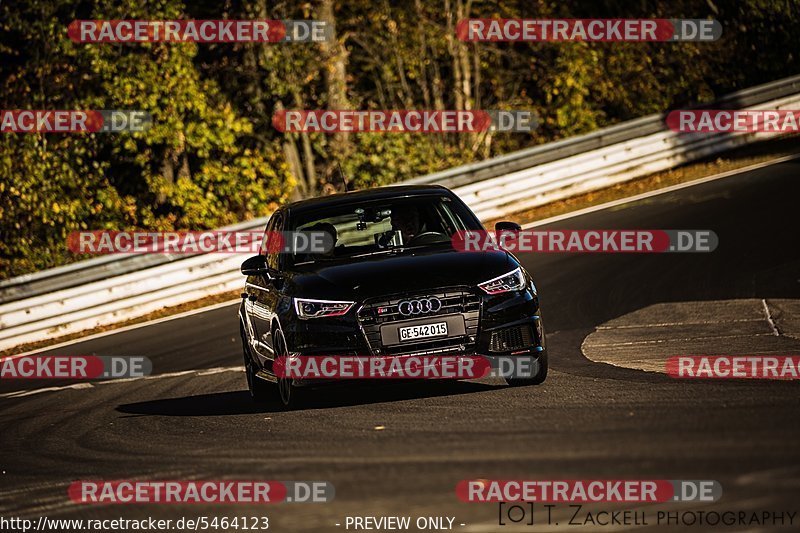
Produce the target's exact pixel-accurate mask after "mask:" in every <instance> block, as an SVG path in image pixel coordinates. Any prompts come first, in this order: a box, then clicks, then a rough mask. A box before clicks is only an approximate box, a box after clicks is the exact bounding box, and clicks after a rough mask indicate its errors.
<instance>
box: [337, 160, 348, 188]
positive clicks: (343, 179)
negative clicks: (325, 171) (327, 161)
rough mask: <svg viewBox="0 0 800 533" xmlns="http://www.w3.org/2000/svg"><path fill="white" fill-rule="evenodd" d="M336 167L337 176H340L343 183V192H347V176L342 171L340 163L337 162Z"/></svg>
mask: <svg viewBox="0 0 800 533" xmlns="http://www.w3.org/2000/svg"><path fill="white" fill-rule="evenodd" d="M336 165H337V166H338V167H339V174H340V175H341V176H342V181H343V182H344V192H347V191H348V190H349V189H350V184H349V183H348V182H347V176H346V175H345V173H344V171H343V170H342V163H341V162H339V161H337V162H336Z"/></svg>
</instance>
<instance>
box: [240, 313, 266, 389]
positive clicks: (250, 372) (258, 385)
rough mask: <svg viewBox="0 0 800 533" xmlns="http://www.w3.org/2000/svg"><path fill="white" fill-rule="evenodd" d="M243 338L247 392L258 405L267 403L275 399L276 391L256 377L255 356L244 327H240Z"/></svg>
mask: <svg viewBox="0 0 800 533" xmlns="http://www.w3.org/2000/svg"><path fill="white" fill-rule="evenodd" d="M240 329H241V336H242V355H243V357H244V372H245V375H246V376H247V390H248V391H249V392H250V398H252V399H253V401H254V402H256V403H266V402H268V401H269V400H270V399H272V398H273V397H274V390H273V387H272V386H271V384H270V383H268V382H266V381H264V380H263V379H261V378H259V377H257V376H256V368H255V364H254V363H253V356H252V354H251V353H250V344H249V343H248V341H247V335H246V334H245V332H244V327H240Z"/></svg>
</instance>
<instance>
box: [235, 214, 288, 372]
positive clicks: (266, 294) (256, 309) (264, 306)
mask: <svg viewBox="0 0 800 533" xmlns="http://www.w3.org/2000/svg"><path fill="white" fill-rule="evenodd" d="M284 218H285V217H284V215H283V213H282V212H280V211H278V212H276V213H275V214H274V215H272V218H271V219H270V221H269V223H268V224H267V228H266V230H265V232H264V239H263V240H262V243H261V254H262V255H264V256H265V257H266V263H267V267H268V268H269V269H270V270H271V271H272V272H274V273H278V272H279V270H280V264H281V262H280V254H279V252H269V250H268V247H267V237H268V236H269V235H270V234H271V233H272V232H277V231H282V230H283V223H284ZM245 290H246V292H247V294H248V298H247V304H246V306H248V307H247V311H248V315H249V316H250V323H251V326H252V328H253V332H252V334H253V348H254V349H255V350H256V352H257V353H258V354H259V355H260V356H261V358H262V362H263V360H264V359H272V358H273V353H272V352H273V350H272V321H273V318H274V317H275V315H276V307H277V305H278V302H279V296H280V295H279V291H278V289H277V287H276V286H275V283H274V281H273V279H272V276H271V275H270V274H267V273H264V274H261V275H258V276H250V277H248V278H247V282H246V284H245Z"/></svg>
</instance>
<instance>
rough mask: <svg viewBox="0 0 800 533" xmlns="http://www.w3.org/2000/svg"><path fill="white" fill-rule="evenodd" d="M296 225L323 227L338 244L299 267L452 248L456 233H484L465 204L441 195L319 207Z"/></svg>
mask: <svg viewBox="0 0 800 533" xmlns="http://www.w3.org/2000/svg"><path fill="white" fill-rule="evenodd" d="M293 225H294V228H295V230H297V231H317V230H319V229H321V228H324V230H325V231H328V232H329V233H332V234H333V237H334V241H335V245H334V249H333V252H332V253H329V254H325V255H323V256H317V257H314V256H308V255H303V256H297V257H294V258H293V259H294V262H295V263H298V262H306V261H314V260H324V259H331V258H337V257H348V256H355V255H360V254H369V253H373V252H380V251H386V250H391V249H394V248H407V247H425V246H441V245H444V244H446V243H450V242H451V238H452V235H453V234H454V233H455V232H457V231H463V230H465V229H480V226H478V225H476V222H475V221H474V217H473V216H471V214H470V213H469V212H468V210H467V209H466V208H465V207H464V206H463V205H461V204H460V203H457V202H453V201H452V200H451V199H450V198H449V197H446V196H440V195H431V196H416V197H410V198H399V199H392V200H380V201H368V202H363V203H348V204H345V205H339V206H334V207H329V208H321V209H319V210H314V211H310V212H307V213H303V214H302V215H300V216H297V217H296V220H294V221H293ZM473 226H475V227H473Z"/></svg>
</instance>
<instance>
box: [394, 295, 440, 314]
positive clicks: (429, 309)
mask: <svg viewBox="0 0 800 533" xmlns="http://www.w3.org/2000/svg"><path fill="white" fill-rule="evenodd" d="M441 308H442V302H441V300H439V298H419V299H417V300H403V301H402V302H400V305H399V306H398V311H400V314H401V315H403V316H411V315H421V314H423V313H435V312H436V311H438V310H439V309H441Z"/></svg>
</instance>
